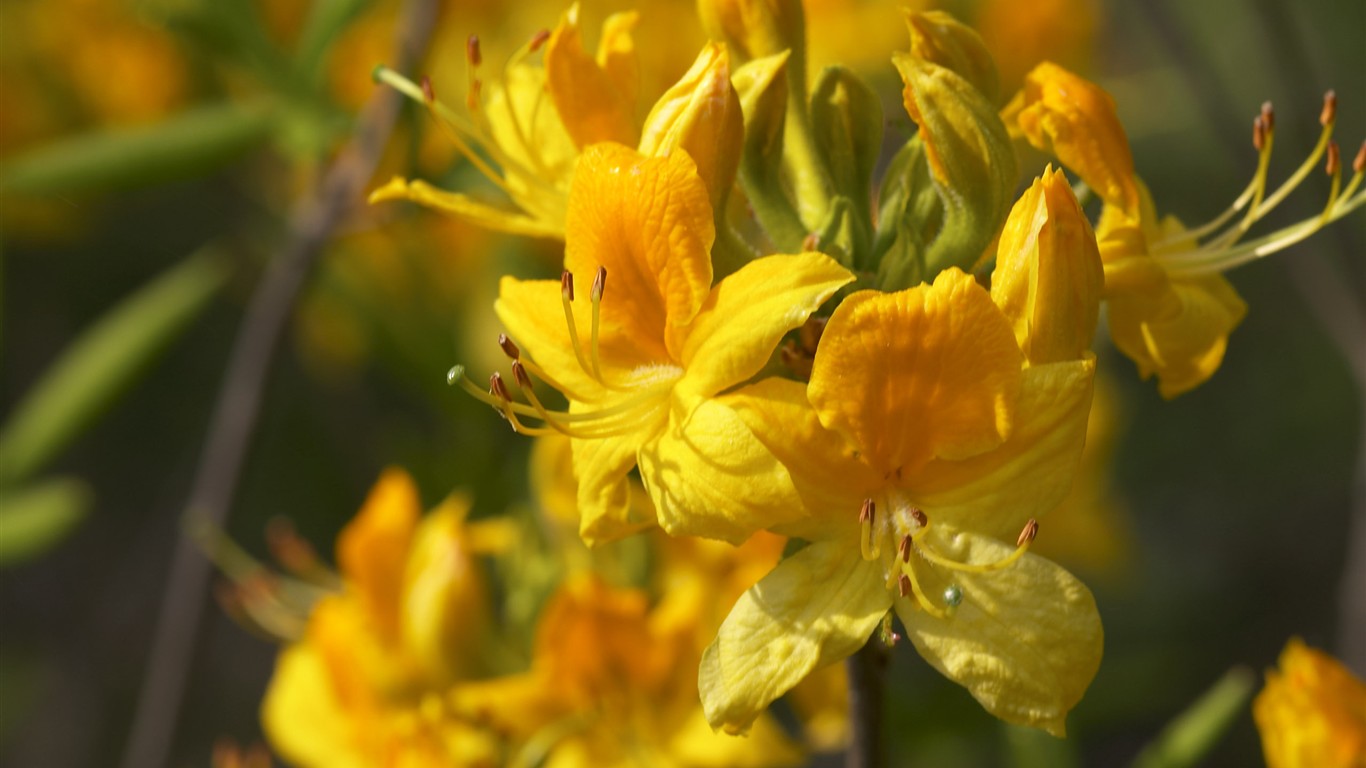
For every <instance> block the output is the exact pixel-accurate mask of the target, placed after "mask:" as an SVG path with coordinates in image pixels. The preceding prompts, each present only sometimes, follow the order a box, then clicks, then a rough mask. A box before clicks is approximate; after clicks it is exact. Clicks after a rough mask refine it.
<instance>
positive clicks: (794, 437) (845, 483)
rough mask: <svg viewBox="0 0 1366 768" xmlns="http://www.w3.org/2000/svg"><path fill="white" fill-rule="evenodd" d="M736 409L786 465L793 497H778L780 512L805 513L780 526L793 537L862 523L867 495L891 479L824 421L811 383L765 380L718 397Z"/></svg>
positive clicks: (826, 534)
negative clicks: (810, 393) (810, 392)
mask: <svg viewBox="0 0 1366 768" xmlns="http://www.w3.org/2000/svg"><path fill="white" fill-rule="evenodd" d="M719 401H720V402H722V403H725V404H726V405H727V406H728V407H730V408H732V409H734V410H735V412H736V413H737V414H739V416H740V418H742V419H743V420H744V422H745V424H746V425H747V426H748V427H749V428H750V430H751V431H752V432H753V433H754V435H755V436H756V437H757V438H758V439H759V440H760V442H762V443H763V444H764V447H765V448H767V449H768V450H769V451H770V452H772V454H773V455H774V456H775V457H777V459H778V460H779V461H780V462H782V464H783V466H785V467H787V469H788V472H789V473H790V475H791V478H792V489H793V491H794V492H795V494H796V496H795V498H792V499H786V498H782V497H775V499H774V504H775V505H776V507H775V510H776V512H775V511H770V513H769V514H782V515H784V516H790V515H791V511H792V510H794V509H801V510H803V511H804V512H805V515H807V516H803V517H801V518H797V519H795V520H793V521H792V522H790V523H787V524H784V525H782V526H781V529H782V530H781V532H782V533H783V534H786V535H789V536H795V537H797V538H802V539H807V540H811V541H818V540H824V539H834V538H839V537H840V536H841V535H846V534H848V532H849V531H851V530H855V529H856V528H857V526H858V511H859V505H860V504H861V502H862V500H863V499H865V498H867V497H869V496H871V495H873V491H875V490H877V489H879V488H881V487H882V486H883V485H885V484H886V480H885V478H884V477H883V475H882V473H880V472H877V471H875V470H873V469H872V468H871V467H869V466H868V465H866V464H864V463H863V462H861V461H859V458H858V454H857V451H856V450H855V449H854V447H853V446H852V445H850V444H849V443H848V442H847V441H846V440H845V439H844V437H843V436H841V435H839V434H838V433H835V432H831V431H829V430H827V429H826V428H825V427H824V426H822V425H821V422H820V418H819V416H818V415H817V414H816V410H815V409H814V408H812V407H811V403H810V402H809V401H807V399H806V387H804V386H803V385H802V384H801V383H800V382H796V381H789V380H786V379H778V378H772V379H764V380H763V381H761V382H759V383H757V384H754V385H752V386H748V387H745V388H743V389H740V390H738V391H737V392H735V394H733V395H727V396H725V397H722V398H719Z"/></svg>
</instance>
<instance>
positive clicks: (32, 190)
mask: <svg viewBox="0 0 1366 768" xmlns="http://www.w3.org/2000/svg"><path fill="white" fill-rule="evenodd" d="M273 123H274V111H273V110H272V109H270V108H268V107H267V106H266V105H264V104H251V105H243V104H217V105H213V106H208V107H200V108H197V109H192V110H188V111H185V112H181V113H179V114H177V115H175V116H173V117H170V118H167V119H166V120H163V121H162V122H159V123H156V124H155V125H149V126H145V127H141V128H132V129H125V130H120V131H104V132H100V133H90V134H84V135H80V136H74V137H71V138H67V139H61V140H58V141H57V142H56V143H53V144H48V145H46V146H43V147H39V148H37V149H34V150H32V151H30V152H28V153H25V154H22V155H20V156H19V157H16V158H14V159H12V160H10V161H8V162H6V163H5V164H4V165H3V166H0V194H13V195H29V196H38V195H56V194H76V193H81V192H91V191H107V190H113V189H126V188H130V187H137V186H145V185H148V184H153V183H157V182H162V181H167V180H171V179H179V178H188V177H192V176H196V175H199V174H202V173H204V172H205V171H208V170H211V169H213V168H216V167H219V166H221V165H223V164H224V163H226V162H227V161H229V160H231V159H233V158H235V157H237V156H238V155H240V154H241V153H242V152H244V151H246V150H247V149H250V148H251V147H252V146H254V145H255V144H257V143H260V142H261V141H262V140H264V139H265V138H266V137H267V136H269V135H270V132H271V127H272V125H273Z"/></svg>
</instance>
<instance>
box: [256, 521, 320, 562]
mask: <svg viewBox="0 0 1366 768" xmlns="http://www.w3.org/2000/svg"><path fill="white" fill-rule="evenodd" d="M266 546H267V547H268V548H269V549H270V554H271V557H274V558H275V561H276V562H278V563H279V564H280V565H281V566H283V567H284V568H285V570H287V571H290V572H291V573H304V572H306V571H308V570H310V568H312V567H313V566H315V565H317V563H318V555H317V553H316V552H315V551H314V549H313V545H312V544H309V543H308V541H307V540H306V539H304V538H303V537H301V536H300V535H299V534H298V533H297V532H296V531H295V530H294V523H293V521H291V520H290V519H289V518H287V517H275V518H271V520H270V521H269V522H267V523H266Z"/></svg>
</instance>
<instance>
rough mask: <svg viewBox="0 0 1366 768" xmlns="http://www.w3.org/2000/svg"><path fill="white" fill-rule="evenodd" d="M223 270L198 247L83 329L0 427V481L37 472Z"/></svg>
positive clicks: (203, 301)
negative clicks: (199, 250) (195, 250)
mask: <svg viewBox="0 0 1366 768" xmlns="http://www.w3.org/2000/svg"><path fill="white" fill-rule="evenodd" d="M227 274H228V269H227V265H226V263H225V261H224V259H223V258H222V257H220V256H219V255H217V254H216V253H214V252H212V251H207V250H206V251H202V252H200V253H199V254H198V255H195V256H191V257H190V258H189V259H187V260H185V261H184V262H183V263H181V264H179V265H177V266H175V267H173V268H172V269H170V270H169V271H167V272H165V273H164V274H162V275H161V276H160V277H158V278H156V279H155V280H154V281H152V282H151V283H150V284H148V285H146V286H144V287H143V288H142V289H140V290H139V291H138V292H136V293H134V294H133V295H132V296H130V297H128V298H126V299H124V300H123V302H122V303H120V304H119V305H118V306H116V307H115V308H114V309H113V310H111V311H109V312H108V313H106V314H105V315H104V316H103V317H101V318H100V319H99V320H98V321H96V323H95V325H94V326H92V327H91V328H89V329H87V330H86V331H85V332H84V333H82V334H81V336H80V337H79V338H78V339H76V341H74V342H73V343H72V344H71V345H70V346H69V347H68V348H67V349H66V350H65V351H64V352H63V353H62V356H61V358H60V359H59V360H58V361H57V362H56V363H55V364H53V365H52V367H51V368H49V369H48V370H47V372H46V373H45V374H44V375H43V377H42V378H41V379H40V380H39V381H38V383H37V384H35V385H34V387H33V388H32V389H31V390H30V391H29V393H28V394H27V396H26V397H25V398H24V399H23V400H22V401H21V402H20V403H19V404H18V405H17V406H16V407H15V408H14V411H13V412H12V413H11V414H10V417H9V420H8V421H7V422H6V423H5V425H4V427H3V429H0V485H6V484H12V483H14V482H17V481H19V480H22V479H24V478H26V477H28V476H30V475H32V474H33V473H34V472H37V471H38V470H39V469H41V468H42V466H43V465H44V464H45V463H47V462H48V461H49V460H50V459H52V458H53V457H54V456H55V455H56V454H57V453H58V452H60V451H61V450H62V449H63V448H65V447H66V445H67V444H68V443H69V442H71V440H72V439H73V438H75V437H76V435H77V434H79V433H80V432H81V430H82V429H84V428H85V427H87V426H88V425H89V424H90V423H91V422H93V421H94V419H95V418H96V417H97V416H99V415H100V414H101V413H102V412H103V411H104V409H105V408H107V407H108V406H109V405H110V404H112V403H113V402H114V400H115V399H116V398H117V397H118V396H119V395H120V394H121V393H122V392H123V390H124V389H125V388H126V387H127V386H128V385H130V384H131V383H132V382H133V381H134V380H135V379H136V378H137V376H138V374H139V373H140V372H141V371H142V370H143V369H144V368H145V367H146V366H147V364H148V363H150V362H151V361H152V359H153V358H154V357H155V356H156V354H157V353H158V352H160V351H161V349H162V348H163V347H165V346H166V345H167V344H168V343H169V342H170V341H171V340H172V339H174V338H175V337H176V336H177V335H178V334H179V333H180V332H181V331H183V330H184V329H185V328H186V327H187V326H188V325H189V323H190V321H191V320H193V319H194V318H195V316H196V315H198V314H199V312H200V311H201V310H202V309H203V308H204V307H205V306H206V305H207V304H208V301H209V298H210V297H211V296H212V295H213V293H214V292H215V291H216V290H217V289H218V287H219V286H220V285H222V284H223V281H224V280H225V279H226V277H227Z"/></svg>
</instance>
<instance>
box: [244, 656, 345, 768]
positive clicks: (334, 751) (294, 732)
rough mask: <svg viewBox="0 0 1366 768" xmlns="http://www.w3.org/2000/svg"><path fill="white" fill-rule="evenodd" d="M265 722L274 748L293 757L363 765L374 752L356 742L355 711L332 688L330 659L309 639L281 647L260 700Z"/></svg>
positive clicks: (316, 762)
mask: <svg viewBox="0 0 1366 768" xmlns="http://www.w3.org/2000/svg"><path fill="white" fill-rule="evenodd" d="M261 726H262V729H263V730H264V731H265V732H266V735H267V736H268V737H269V738H270V746H271V749H273V750H275V752H277V753H278V754H279V755H280V756H281V757H283V758H285V759H287V760H289V761H290V762H292V763H297V764H298V765H305V766H321V765H335V766H337V768H363V767H364V766H366V765H368V764H369V759H370V757H369V756H368V755H366V754H365V753H364V751H363V750H362V749H361V747H360V745H359V744H357V743H356V742H357V739H356V736H355V730H354V723H353V721H352V715H351V713H349V712H347V711H346V709H345V708H344V707H343V705H342V703H341V702H340V701H338V699H337V697H336V695H335V694H334V693H333V689H332V678H331V675H330V674H329V672H328V669H327V663H326V661H325V660H324V659H323V657H322V654H321V653H319V652H318V650H317V649H315V648H314V647H312V646H311V645H308V644H306V643H299V644H295V645H291V646H290V647H288V648H286V649H284V650H283V651H281V652H280V657H279V659H278V660H276V662H275V673H274V674H273V675H271V678H270V687H269V688H267V689H266V695H265V699H264V700H262V702H261Z"/></svg>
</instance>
